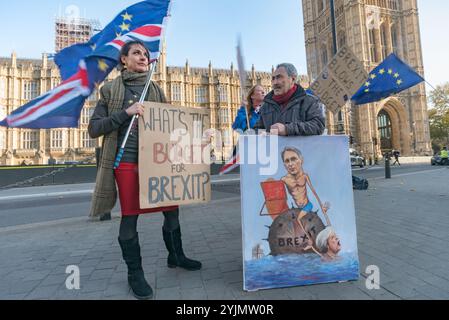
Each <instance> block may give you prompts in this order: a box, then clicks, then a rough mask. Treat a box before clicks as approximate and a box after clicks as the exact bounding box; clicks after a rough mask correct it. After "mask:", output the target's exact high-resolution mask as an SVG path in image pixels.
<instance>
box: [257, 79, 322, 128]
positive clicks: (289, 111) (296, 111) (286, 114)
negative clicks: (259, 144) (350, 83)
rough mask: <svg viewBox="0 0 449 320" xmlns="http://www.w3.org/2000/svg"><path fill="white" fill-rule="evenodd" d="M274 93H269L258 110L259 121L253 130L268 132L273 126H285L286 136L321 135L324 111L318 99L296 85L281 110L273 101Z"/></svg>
mask: <svg viewBox="0 0 449 320" xmlns="http://www.w3.org/2000/svg"><path fill="white" fill-rule="evenodd" d="M273 95H274V92H273V91H272V92H270V93H269V94H268V95H267V96H266V97H265V100H264V104H263V105H262V108H261V110H260V120H259V121H258V122H257V124H256V126H255V128H254V129H256V130H260V129H266V130H267V131H270V128H271V126H272V125H273V124H276V123H282V124H284V125H285V126H286V129H287V135H288V136H313V135H321V134H323V132H324V128H325V126H326V124H325V119H324V110H323V108H322V104H321V103H320V101H319V100H318V98H316V97H314V96H310V95H307V94H306V92H305V90H304V89H303V88H302V87H301V86H299V85H298V90H296V92H295V93H294V94H293V96H292V98H291V99H290V101H289V102H288V103H287V105H286V106H285V107H284V108H282V107H281V106H280V105H279V104H277V103H276V102H275V101H274V100H273Z"/></svg>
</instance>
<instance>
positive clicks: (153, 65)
mask: <svg viewBox="0 0 449 320" xmlns="http://www.w3.org/2000/svg"><path fill="white" fill-rule="evenodd" d="M156 64H157V60H156V61H154V62H153V63H152V64H151V69H150V72H149V73H148V77H147V80H146V84H145V87H144V89H143V91H142V95H141V96H140V99H139V103H140V104H141V103H143V102H144V101H145V97H146V96H147V93H148V89H149V88H150V84H151V78H152V77H153V73H154V70H155V67H156ZM138 119H139V115H138V114H135V115H134V116H133V118H132V119H131V123H130V124H129V127H128V131H126V135H125V138H124V139H123V142H122V145H121V147H120V150H119V152H118V154H117V157H116V158H115V162H114V169H117V168H118V167H119V165H120V162H121V161H122V157H123V154H124V153H125V146H126V142H127V141H128V138H129V134H130V133H131V129H132V127H133V125H134V121H138Z"/></svg>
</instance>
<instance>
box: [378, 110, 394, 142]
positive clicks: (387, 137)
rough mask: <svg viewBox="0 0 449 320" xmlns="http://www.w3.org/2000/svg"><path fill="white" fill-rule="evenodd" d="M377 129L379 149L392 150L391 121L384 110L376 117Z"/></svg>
mask: <svg viewBox="0 0 449 320" xmlns="http://www.w3.org/2000/svg"><path fill="white" fill-rule="evenodd" d="M377 129H378V131H379V137H380V145H381V149H382V150H391V149H393V143H392V138H393V136H392V126H391V119H390V116H389V114H388V113H387V112H386V111H385V110H381V111H380V112H379V115H378V116H377Z"/></svg>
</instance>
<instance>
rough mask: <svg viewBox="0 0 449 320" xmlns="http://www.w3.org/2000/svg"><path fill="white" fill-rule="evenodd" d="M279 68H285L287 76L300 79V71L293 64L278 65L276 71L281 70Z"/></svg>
mask: <svg viewBox="0 0 449 320" xmlns="http://www.w3.org/2000/svg"><path fill="white" fill-rule="evenodd" d="M279 68H285V70H286V71H287V75H288V76H289V77H292V78H295V79H298V71H297V70H296V68H295V66H294V65H293V64H291V63H281V64H278V65H277V67H276V69H279Z"/></svg>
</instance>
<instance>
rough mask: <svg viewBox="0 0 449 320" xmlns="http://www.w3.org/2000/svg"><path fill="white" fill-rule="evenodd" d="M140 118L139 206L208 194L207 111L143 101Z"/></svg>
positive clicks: (203, 198) (206, 198) (201, 197)
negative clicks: (143, 107)
mask: <svg viewBox="0 0 449 320" xmlns="http://www.w3.org/2000/svg"><path fill="white" fill-rule="evenodd" d="M144 106H145V113H144V116H143V117H140V119H139V183H140V207H141V208H142V209H148V208H159V207H166V206H173V205H186V204H194V203H204V202H208V201H210V198H211V184H210V182H211V177H210V144H209V143H208V141H207V140H206V139H203V137H204V132H205V131H206V130H208V129H209V128H210V115H209V111H208V110H205V109H200V108H186V107H175V106H172V105H169V104H162V103H155V102H145V103H144Z"/></svg>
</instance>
